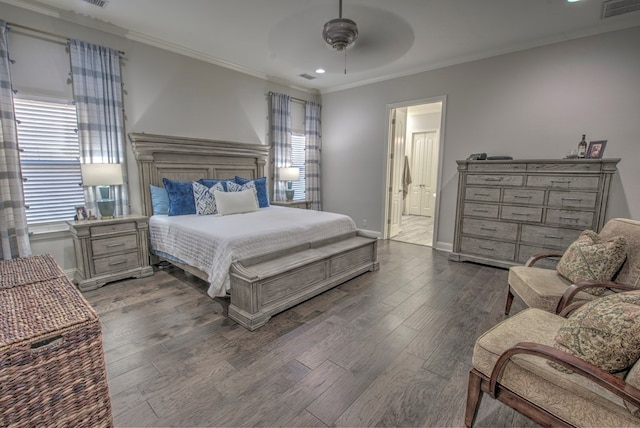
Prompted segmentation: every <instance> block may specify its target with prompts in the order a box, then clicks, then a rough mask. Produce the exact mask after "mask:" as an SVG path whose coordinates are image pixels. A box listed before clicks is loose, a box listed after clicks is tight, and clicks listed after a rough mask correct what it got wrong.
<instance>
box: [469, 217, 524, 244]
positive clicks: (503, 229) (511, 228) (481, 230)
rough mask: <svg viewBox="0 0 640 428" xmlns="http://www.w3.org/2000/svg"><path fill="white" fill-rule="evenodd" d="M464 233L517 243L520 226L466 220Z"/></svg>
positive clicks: (471, 219) (472, 219)
mask: <svg viewBox="0 0 640 428" xmlns="http://www.w3.org/2000/svg"><path fill="white" fill-rule="evenodd" d="M462 233H463V234H465V235H478V236H488V237H491V238H499V239H509V240H512V241H515V240H516V238H517V237H518V225H517V224H516V223H504V222H499V221H491V220H479V219H474V218H464V219H462Z"/></svg>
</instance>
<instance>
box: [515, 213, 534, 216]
mask: <svg viewBox="0 0 640 428" xmlns="http://www.w3.org/2000/svg"><path fill="white" fill-rule="evenodd" d="M511 215H518V216H521V217H529V216H530V215H531V214H529V213H512V214H511Z"/></svg>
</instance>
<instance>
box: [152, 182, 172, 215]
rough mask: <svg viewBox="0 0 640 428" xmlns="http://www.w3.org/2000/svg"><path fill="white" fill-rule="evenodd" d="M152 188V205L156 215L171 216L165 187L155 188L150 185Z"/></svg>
mask: <svg viewBox="0 0 640 428" xmlns="http://www.w3.org/2000/svg"><path fill="white" fill-rule="evenodd" d="M149 187H150V188H151V205H152V206H153V214H154V215H167V214H169V195H168V194H167V191H166V190H165V189H164V187H158V186H154V185H153V184H150V185H149Z"/></svg>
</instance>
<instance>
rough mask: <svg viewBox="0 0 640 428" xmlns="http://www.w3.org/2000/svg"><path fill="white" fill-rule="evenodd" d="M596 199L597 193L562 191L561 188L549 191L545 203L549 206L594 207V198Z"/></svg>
mask: <svg viewBox="0 0 640 428" xmlns="http://www.w3.org/2000/svg"><path fill="white" fill-rule="evenodd" d="M597 199H598V194H597V193H590V192H563V191H561V190H550V191H549V202H548V203H547V205H549V206H550V207H558V208H585V209H589V208H594V207H595V206H596V200H597Z"/></svg>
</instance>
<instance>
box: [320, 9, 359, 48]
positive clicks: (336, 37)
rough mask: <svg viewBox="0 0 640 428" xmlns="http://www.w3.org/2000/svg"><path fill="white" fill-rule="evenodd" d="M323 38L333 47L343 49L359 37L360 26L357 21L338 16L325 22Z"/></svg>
mask: <svg viewBox="0 0 640 428" xmlns="http://www.w3.org/2000/svg"><path fill="white" fill-rule="evenodd" d="M340 15H342V2H340ZM322 38H323V39H324V41H325V42H327V43H328V44H329V45H330V46H331V47H332V48H333V49H335V50H337V51H340V52H341V51H343V50H345V49H346V48H347V47H349V46H350V45H351V44H353V42H355V41H356V40H357V39H358V26H357V25H356V23H355V22H353V21H352V20H350V19H346V18H342V17H340V18H336V19H332V20H331V21H328V22H327V23H326V24H324V29H323V30H322Z"/></svg>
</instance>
